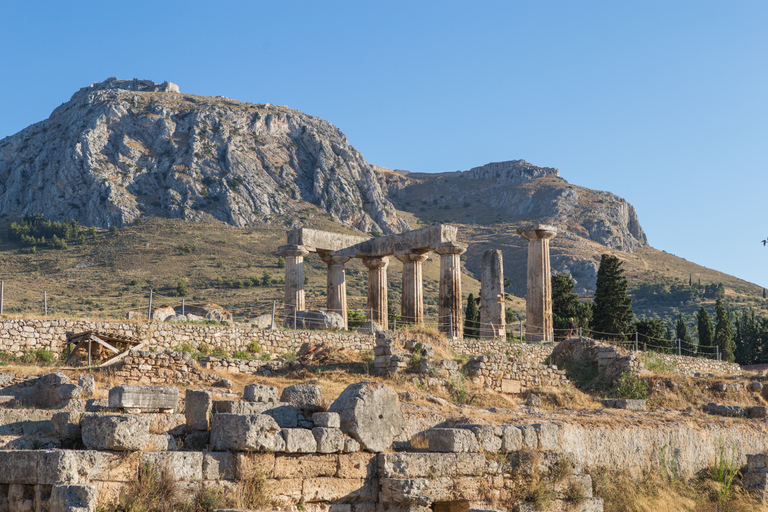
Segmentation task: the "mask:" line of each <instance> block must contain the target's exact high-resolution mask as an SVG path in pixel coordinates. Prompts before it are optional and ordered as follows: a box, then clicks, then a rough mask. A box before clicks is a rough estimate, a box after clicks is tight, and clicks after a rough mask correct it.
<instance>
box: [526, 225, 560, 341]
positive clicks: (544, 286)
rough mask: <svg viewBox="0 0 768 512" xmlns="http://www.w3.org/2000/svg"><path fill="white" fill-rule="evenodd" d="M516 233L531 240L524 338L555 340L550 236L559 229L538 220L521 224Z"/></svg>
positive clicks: (530, 339)
mask: <svg viewBox="0 0 768 512" xmlns="http://www.w3.org/2000/svg"><path fill="white" fill-rule="evenodd" d="M517 234H519V235H520V236H522V237H523V238H525V239H526V240H528V294H527V297H526V300H525V303H526V306H525V311H526V314H525V316H526V319H525V339H526V341H528V342H532V341H533V342H537V341H539V342H548V341H554V339H555V338H554V332H553V326H552V270H551V267H550V265H549V240H550V239H551V238H554V236H555V235H556V234H557V229H556V228H555V227H554V226H547V225H544V224H538V225H535V226H528V227H525V228H521V229H519V230H518V231H517Z"/></svg>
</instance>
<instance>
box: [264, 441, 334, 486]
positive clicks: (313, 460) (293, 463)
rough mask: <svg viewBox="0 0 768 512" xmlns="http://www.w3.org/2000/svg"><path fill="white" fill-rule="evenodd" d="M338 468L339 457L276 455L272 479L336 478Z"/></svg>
mask: <svg viewBox="0 0 768 512" xmlns="http://www.w3.org/2000/svg"><path fill="white" fill-rule="evenodd" d="M310 434H311V432H310ZM338 466H339V456H338V455H325V454H308V455H276V456H275V459H274V470H273V471H272V474H271V475H270V477H272V478H278V479H281V480H283V479H291V478H299V479H305V478H317V477H332V476H336V472H337V470H338Z"/></svg>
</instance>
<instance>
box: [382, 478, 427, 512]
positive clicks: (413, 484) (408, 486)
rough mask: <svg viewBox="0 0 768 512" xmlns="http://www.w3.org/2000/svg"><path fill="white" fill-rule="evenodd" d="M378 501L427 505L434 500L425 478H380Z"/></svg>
mask: <svg viewBox="0 0 768 512" xmlns="http://www.w3.org/2000/svg"><path fill="white" fill-rule="evenodd" d="M379 482H380V484H381V493H380V494H379V501H380V502H382V503H399V504H403V505H419V506H422V507H429V506H431V505H432V503H433V502H434V501H435V498H434V492H432V490H431V489H430V481H429V480H427V479H426V478H382V479H381V480H380V481H379Z"/></svg>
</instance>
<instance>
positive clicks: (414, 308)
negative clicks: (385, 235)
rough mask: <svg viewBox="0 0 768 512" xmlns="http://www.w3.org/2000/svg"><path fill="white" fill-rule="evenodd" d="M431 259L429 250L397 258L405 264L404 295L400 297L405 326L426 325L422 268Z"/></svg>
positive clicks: (408, 252) (405, 253)
mask: <svg viewBox="0 0 768 512" xmlns="http://www.w3.org/2000/svg"><path fill="white" fill-rule="evenodd" d="M428 257H429V249H417V250H409V251H402V252H398V253H396V254H395V258H397V259H399V260H400V261H402V262H403V293H402V295H401V297H400V316H401V318H402V322H403V323H404V324H414V325H422V324H423V323H424V290H423V288H422V283H421V267H422V264H423V263H424V261H426V259H427V258H428Z"/></svg>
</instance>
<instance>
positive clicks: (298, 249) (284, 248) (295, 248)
mask: <svg viewBox="0 0 768 512" xmlns="http://www.w3.org/2000/svg"><path fill="white" fill-rule="evenodd" d="M277 252H278V253H279V254H280V256H295V257H298V256H302V257H303V256H306V255H307V254H309V250H307V248H306V247H304V246H303V245H281V246H280V247H278V248H277Z"/></svg>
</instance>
